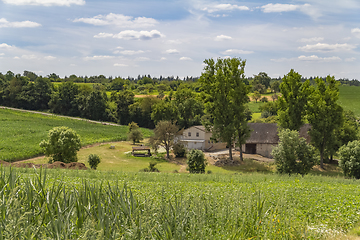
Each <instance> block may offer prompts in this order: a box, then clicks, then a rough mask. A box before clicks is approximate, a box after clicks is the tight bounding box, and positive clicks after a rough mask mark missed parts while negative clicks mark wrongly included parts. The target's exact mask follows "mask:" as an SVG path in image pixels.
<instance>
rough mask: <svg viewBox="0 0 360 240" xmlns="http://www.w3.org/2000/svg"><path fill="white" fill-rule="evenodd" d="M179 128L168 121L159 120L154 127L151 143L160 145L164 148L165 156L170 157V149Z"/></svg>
mask: <svg viewBox="0 0 360 240" xmlns="http://www.w3.org/2000/svg"><path fill="white" fill-rule="evenodd" d="M178 131H179V128H178V127H177V126H176V125H175V124H173V123H171V122H170V121H160V122H158V123H157V124H156V127H155V129H154V137H153V140H152V142H153V144H157V145H159V146H162V147H164V148H165V150H166V157H167V158H168V159H169V158H170V149H171V148H172V146H173V145H174V140H175V136H176V134H177V132H178Z"/></svg>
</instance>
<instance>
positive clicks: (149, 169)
mask: <svg viewBox="0 0 360 240" xmlns="http://www.w3.org/2000/svg"><path fill="white" fill-rule="evenodd" d="M156 164H157V162H149V167H147V168H144V169H143V170H142V171H143V172H160V171H159V169H157V168H156V167H155V166H156Z"/></svg>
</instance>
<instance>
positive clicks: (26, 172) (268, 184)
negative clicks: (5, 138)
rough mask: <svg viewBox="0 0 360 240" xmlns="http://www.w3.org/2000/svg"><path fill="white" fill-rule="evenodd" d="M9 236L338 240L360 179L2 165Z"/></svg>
mask: <svg viewBox="0 0 360 240" xmlns="http://www.w3.org/2000/svg"><path fill="white" fill-rule="evenodd" d="M0 189H2V191H0V199H2V201H1V203H0V206H1V207H0V216H1V217H0V222H1V224H0V231H1V233H0V238H1V239H320V238H325V239H327V238H328V239H338V238H340V237H341V236H342V235H343V234H346V233H347V232H348V231H349V230H350V229H351V228H353V227H354V226H356V223H357V222H358V221H359V220H360V214H359V213H360V185H359V182H358V181H355V180H346V179H343V178H330V177H317V176H305V177H295V176H293V177H289V176H280V175H273V174H267V175H266V174H244V175H242V174H235V175H230V174H227V175H223V174H201V175H196V174H171V173H168V174H166V173H123V172H101V171H90V170H89V171H80V170H79V171H77V170H59V169H57V170H56V169H55V170H40V169H38V170H34V169H10V168H0Z"/></svg>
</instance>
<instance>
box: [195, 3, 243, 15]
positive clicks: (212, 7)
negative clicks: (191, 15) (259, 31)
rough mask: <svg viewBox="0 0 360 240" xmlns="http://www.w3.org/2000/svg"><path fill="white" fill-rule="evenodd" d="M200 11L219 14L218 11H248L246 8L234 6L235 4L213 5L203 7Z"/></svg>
mask: <svg viewBox="0 0 360 240" xmlns="http://www.w3.org/2000/svg"><path fill="white" fill-rule="evenodd" d="M201 10H203V11H206V12H208V13H213V12H219V11H232V10H242V11H247V10H250V9H249V8H248V7H246V6H239V5H235V4H214V5H209V6H207V7H204V8H202V9H201Z"/></svg>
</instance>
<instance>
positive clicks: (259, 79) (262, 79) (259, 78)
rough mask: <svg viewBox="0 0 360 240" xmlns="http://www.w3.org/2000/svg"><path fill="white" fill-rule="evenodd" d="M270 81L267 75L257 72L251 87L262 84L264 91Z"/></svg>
mask: <svg viewBox="0 0 360 240" xmlns="http://www.w3.org/2000/svg"><path fill="white" fill-rule="evenodd" d="M270 81H271V77H269V76H268V75H267V73H265V72H259V74H258V75H255V76H254V79H253V81H252V85H253V86H255V85H256V84H262V85H263V86H265V89H268V88H269V87H270Z"/></svg>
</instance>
